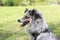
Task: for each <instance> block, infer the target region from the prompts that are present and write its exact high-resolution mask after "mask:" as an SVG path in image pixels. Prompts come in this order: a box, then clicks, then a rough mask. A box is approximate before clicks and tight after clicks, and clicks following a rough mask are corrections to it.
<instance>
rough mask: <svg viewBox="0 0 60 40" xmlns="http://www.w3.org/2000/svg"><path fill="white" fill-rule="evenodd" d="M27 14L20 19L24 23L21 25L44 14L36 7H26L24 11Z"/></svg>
mask: <svg viewBox="0 0 60 40" xmlns="http://www.w3.org/2000/svg"><path fill="white" fill-rule="evenodd" d="M24 13H25V15H24V17H23V18H21V19H18V22H20V23H22V24H21V26H25V25H27V24H29V23H31V22H32V21H33V20H36V19H41V18H42V15H41V13H39V12H38V11H37V10H36V9H32V10H29V9H27V8H26V10H25V11H24Z"/></svg>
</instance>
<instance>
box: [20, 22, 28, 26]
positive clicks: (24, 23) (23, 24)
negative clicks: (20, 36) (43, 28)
mask: <svg viewBox="0 0 60 40" xmlns="http://www.w3.org/2000/svg"><path fill="white" fill-rule="evenodd" d="M28 23H29V21H24V22H23V23H22V24H21V25H20V26H25V25H26V24H28Z"/></svg>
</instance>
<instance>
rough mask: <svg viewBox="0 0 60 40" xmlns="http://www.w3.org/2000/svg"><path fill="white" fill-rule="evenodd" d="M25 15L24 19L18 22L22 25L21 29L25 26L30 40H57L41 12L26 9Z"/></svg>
mask: <svg viewBox="0 0 60 40" xmlns="http://www.w3.org/2000/svg"><path fill="white" fill-rule="evenodd" d="M24 13H25V15H24V17H23V18H20V19H18V22H20V23H21V25H20V26H21V27H24V26H25V29H26V34H27V35H28V38H29V40H56V37H55V35H54V34H53V33H52V32H51V30H50V29H49V27H48V25H47V23H46V22H45V20H44V19H43V17H42V13H41V12H39V11H38V10H36V9H32V10H29V9H28V8H26V9H25V11H24Z"/></svg>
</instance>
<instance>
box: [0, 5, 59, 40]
mask: <svg viewBox="0 0 60 40" xmlns="http://www.w3.org/2000/svg"><path fill="white" fill-rule="evenodd" d="M25 8H29V9H32V8H36V9H38V10H40V11H41V12H42V13H43V17H44V19H45V20H46V22H47V24H48V25H49V27H50V28H51V30H52V31H53V32H54V33H55V35H56V36H59V35H60V6H59V5H58V6H49V5H48V6H47V5H45V6H43V5H41V6H28V7H21V6H18V7H0V40H28V38H27V35H26V34H25V30H24V27H20V24H19V23H18V22H17V20H18V19H19V18H21V17H23V15H24V10H25Z"/></svg>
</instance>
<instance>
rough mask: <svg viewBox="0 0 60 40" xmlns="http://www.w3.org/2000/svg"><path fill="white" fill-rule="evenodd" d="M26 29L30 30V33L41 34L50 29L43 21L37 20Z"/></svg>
mask: <svg viewBox="0 0 60 40" xmlns="http://www.w3.org/2000/svg"><path fill="white" fill-rule="evenodd" d="M26 28H28V29H29V30H28V31H29V32H30V33H33V32H38V33H41V32H42V31H44V30H45V29H48V25H47V24H46V22H45V21H44V20H43V19H36V20H32V22H31V23H30V24H28V25H27V26H26Z"/></svg>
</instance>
